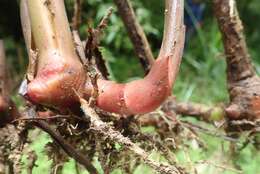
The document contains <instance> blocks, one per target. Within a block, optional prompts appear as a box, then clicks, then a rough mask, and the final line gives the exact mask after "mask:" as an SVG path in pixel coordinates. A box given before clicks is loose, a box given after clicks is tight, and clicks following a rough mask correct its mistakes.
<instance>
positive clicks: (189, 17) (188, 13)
mask: <svg viewBox="0 0 260 174" xmlns="http://www.w3.org/2000/svg"><path fill="white" fill-rule="evenodd" d="M204 9H205V4H204V3H203V2H201V1H200V0H186V4H185V12H184V23H185V25H186V42H187V41H188V40H189V38H190V37H191V36H192V35H193V34H194V33H195V31H196V27H200V25H201V23H202V19H203V12H204Z"/></svg>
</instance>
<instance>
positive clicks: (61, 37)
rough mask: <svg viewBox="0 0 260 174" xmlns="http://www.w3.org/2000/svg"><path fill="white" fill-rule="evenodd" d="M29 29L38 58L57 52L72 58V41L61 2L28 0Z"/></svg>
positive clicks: (56, 0) (54, 0)
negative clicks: (50, 52)
mask: <svg viewBox="0 0 260 174" xmlns="http://www.w3.org/2000/svg"><path fill="white" fill-rule="evenodd" d="M28 9H29V13H30V20H31V28H32V33H33V39H34V41H35V45H36V48H37V49H38V50H39V54H40V56H41V55H42V54H45V53H47V52H48V51H55V50H57V51H58V53H59V54H61V56H64V55H71V56H66V57H71V58H72V57H74V56H72V55H74V54H75V52H74V47H73V39H72V35H71V32H70V27H69V22H68V19H67V15H66V11H65V6H64V1H63V0H28Z"/></svg>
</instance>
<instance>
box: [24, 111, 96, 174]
mask: <svg viewBox="0 0 260 174" xmlns="http://www.w3.org/2000/svg"><path fill="white" fill-rule="evenodd" d="M25 115H26V117H27V118H37V117H38V114H37V112H36V111H35V110H34V108H29V109H28V110H27V112H26V113H25ZM30 121H31V123H32V124H33V125H34V126H36V127H38V128H40V129H42V130H43V131H45V132H47V133H48V134H49V135H50V136H51V137H52V138H53V140H54V141H55V142H56V143H57V144H58V145H60V147H61V148H62V149H63V150H64V151H65V152H66V154H68V155H69V156H70V157H72V158H73V159H75V161H77V162H78V163H80V164H82V165H83V166H84V167H85V168H86V169H87V170H88V171H89V172H91V173H93V174H97V173H98V172H97V170H96V168H95V167H94V166H93V165H92V164H91V161H90V160H88V159H87V158H86V157H85V156H83V155H82V154H80V153H79V152H77V151H76V150H75V148H74V147H72V146H71V145H70V144H68V143H67V142H66V141H65V140H64V139H63V138H62V136H61V135H59V134H58V133H57V132H56V131H55V130H53V128H51V127H50V126H49V124H48V123H47V122H46V121H43V120H38V119H37V120H33V119H32V120H30Z"/></svg>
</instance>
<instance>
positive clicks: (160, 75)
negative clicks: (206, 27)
mask: <svg viewBox="0 0 260 174" xmlns="http://www.w3.org/2000/svg"><path fill="white" fill-rule="evenodd" d="M183 6H184V1H183V0H175V1H173V0H166V10H165V29H164V38H163V42H162V46H161V50H160V54H159V57H158V58H157V60H156V61H155V62H154V64H153V66H152V68H151V71H150V72H149V73H148V75H147V76H146V77H145V78H144V79H142V80H137V81H133V82H130V83H127V84H117V83H114V82H110V81H106V80H98V88H99V92H100V93H99V96H98V98H97V106H98V107H100V108H102V109H104V110H106V111H110V112H117V113H121V114H142V113H147V112H150V111H152V110H154V109H156V108H157V107H158V106H160V105H161V104H162V103H163V102H164V101H165V100H166V98H167V97H168V96H169V95H170V94H171V90H172V86H173V83H174V81H175V78H176V75H177V72H178V69H179V65H180V61H181V57H182V52H183V46H184V31H185V27H184V24H183V10H184V7H183Z"/></svg>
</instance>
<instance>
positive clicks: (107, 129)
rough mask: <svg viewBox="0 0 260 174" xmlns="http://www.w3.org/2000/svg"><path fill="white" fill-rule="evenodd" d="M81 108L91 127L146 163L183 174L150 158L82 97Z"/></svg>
mask: <svg viewBox="0 0 260 174" xmlns="http://www.w3.org/2000/svg"><path fill="white" fill-rule="evenodd" d="M80 102H81V108H82V110H83V112H84V113H85V116H86V117H89V118H90V122H91V129H93V130H95V132H97V133H100V134H101V135H103V136H105V137H108V138H109V139H110V140H112V141H114V142H117V143H120V144H122V145H124V146H125V147H126V148H127V149H129V150H130V151H132V152H133V153H135V154H136V155H138V157H140V158H141V159H142V160H143V161H144V163H146V164H147V165H149V166H150V167H152V168H153V169H154V170H155V171H157V172H158V173H165V174H182V173H184V172H183V171H181V170H179V169H178V168H176V167H175V166H169V165H166V164H160V163H158V162H155V161H153V160H151V159H149V155H148V154H147V153H146V152H145V151H144V150H143V149H142V148H140V147H139V146H137V145H136V144H135V143H133V142H132V141H131V140H130V139H129V138H127V137H124V136H123V135H122V134H121V133H120V132H118V131H115V130H114V129H113V128H112V127H111V126H109V125H108V124H106V123H104V122H103V121H101V120H100V118H99V116H98V115H97V114H96V112H95V111H94V109H92V108H90V107H89V104H88V103H87V102H86V101H85V100H84V99H82V98H81V99H80Z"/></svg>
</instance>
